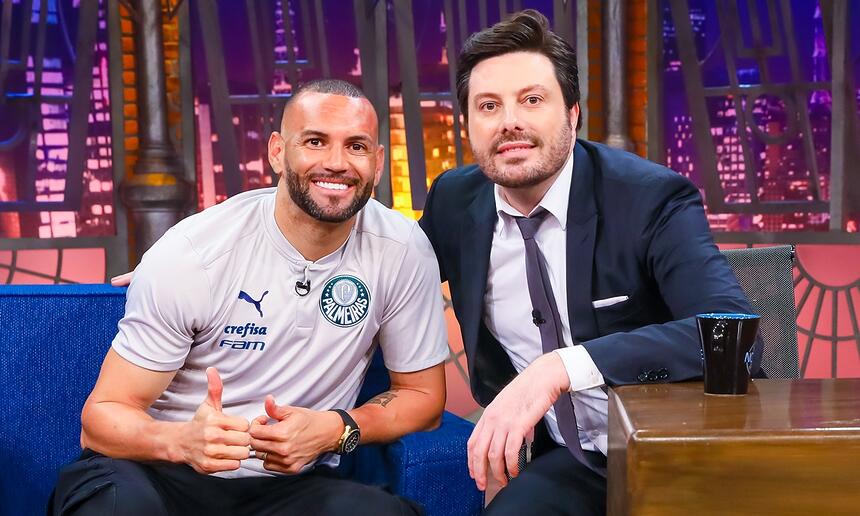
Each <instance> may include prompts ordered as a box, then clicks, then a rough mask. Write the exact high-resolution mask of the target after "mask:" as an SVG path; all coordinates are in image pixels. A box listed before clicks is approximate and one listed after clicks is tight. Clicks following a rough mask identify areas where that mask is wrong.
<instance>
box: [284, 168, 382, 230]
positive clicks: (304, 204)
mask: <svg viewBox="0 0 860 516" xmlns="http://www.w3.org/2000/svg"><path fill="white" fill-rule="evenodd" d="M284 178H285V179H286V180H287V191H288V192H289V193H290V198H291V199H292V200H293V202H294V203H296V205H297V206H298V207H299V208H301V209H302V211H304V212H305V213H307V214H308V215H310V216H311V217H312V218H314V219H316V220H318V221H320V222H331V223H340V222H344V221H347V220H349V219H351V218H352V217H353V216H354V215H355V214H356V213H358V212H359V210H361V209H362V208H364V205H365V204H367V201H368V200H369V199H370V195H371V194H372V193H373V183H372V182H370V181H368V182H367V183H366V184H365V185H363V186H362V185H361V184H360V183H359V184H356V185H354V186H355V187H356V189H358V188H362V189H361V190H357V191H356V194H355V197H354V198H353V199H352V202H351V203H350V204H349V206H347V207H345V208H340V209H338V208H337V207H336V206H329V207H324V206H320V205H319V204H318V203H317V202H316V201H315V200H314V199H313V197H311V193H310V184H311V177H307V178H306V179H305V180H304V181H302V180H300V179H299V176H298V174H296V173H295V172H294V171H293V170H292V169H291V168H290V167H289V166H287V167H285V168H284ZM314 179H325V177H320V176H314Z"/></svg>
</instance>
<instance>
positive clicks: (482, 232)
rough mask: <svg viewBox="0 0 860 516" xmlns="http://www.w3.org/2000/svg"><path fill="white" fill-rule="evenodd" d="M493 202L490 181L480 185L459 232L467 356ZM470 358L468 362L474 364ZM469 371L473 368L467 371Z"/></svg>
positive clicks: (477, 318)
mask: <svg viewBox="0 0 860 516" xmlns="http://www.w3.org/2000/svg"><path fill="white" fill-rule="evenodd" d="M496 217H497V216H496V201H495V198H494V196H493V183H491V182H490V181H487V182H486V183H484V184H483V185H481V191H480V192H479V193H478V194H477V195H476V196H475V199H474V200H473V201H472V203H471V204H470V205H469V208H468V210H467V216H466V217H465V218H464V221H463V230H462V232H461V233H460V238H461V240H460V242H459V244H460V254H461V263H462V268H461V269H460V270H461V271H462V275H463V277H462V278H461V279H460V281H461V284H462V285H463V289H462V296H463V320H462V321H460V324H461V329H462V331H463V345H464V346H465V347H466V351H467V352H468V354H469V356H471V357H475V356H476V351H477V343H478V327H479V325H480V323H481V319H482V318H483V306H484V291H485V290H486V288H487V271H488V270H489V267H490V247H491V246H492V243H493V228H494V227H495V223H496ZM474 362H475V361H474V360H471V361H470V364H474ZM470 373H473V371H470Z"/></svg>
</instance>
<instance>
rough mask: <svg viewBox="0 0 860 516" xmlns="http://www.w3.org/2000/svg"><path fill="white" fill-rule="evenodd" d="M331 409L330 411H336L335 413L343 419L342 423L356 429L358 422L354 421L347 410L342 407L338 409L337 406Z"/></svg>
mask: <svg viewBox="0 0 860 516" xmlns="http://www.w3.org/2000/svg"><path fill="white" fill-rule="evenodd" d="M331 410H332V412H337V415H339V416H340V418H341V419H343V424H344V425H346V426H348V427H350V428H352V429H354V430H358V423H356V422H355V419H352V416H350V415H349V412H347V411H345V410H343V409H339V408H336V409H331Z"/></svg>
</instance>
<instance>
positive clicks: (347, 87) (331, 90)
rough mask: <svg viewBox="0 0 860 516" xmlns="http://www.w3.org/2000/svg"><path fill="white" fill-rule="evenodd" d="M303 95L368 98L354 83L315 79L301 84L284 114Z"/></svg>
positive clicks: (290, 97) (289, 101) (287, 104)
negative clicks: (325, 94) (323, 94)
mask: <svg viewBox="0 0 860 516" xmlns="http://www.w3.org/2000/svg"><path fill="white" fill-rule="evenodd" d="M302 93H328V94H329V95H341V96H343V97H352V98H356V99H366V98H367V95H365V94H364V92H363V91H361V88H359V87H358V86H356V85H354V84H352V83H349V82H346V81H342V80H340V79H314V80H313V81H308V82H305V83H302V84H300V85H299V86H298V87H297V88H296V89H295V90H293V93H292V95H290V96H289V97H288V98H287V101H286V102H285V103H284V110H283V112H284V113H286V112H287V107H288V106H289V105H290V103H292V102H293V101H294V100H296V99H297V98H299V97H300V96H301V94H302Z"/></svg>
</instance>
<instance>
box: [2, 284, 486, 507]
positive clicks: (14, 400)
mask: <svg viewBox="0 0 860 516" xmlns="http://www.w3.org/2000/svg"><path fill="white" fill-rule="evenodd" d="M124 306H125V289H119V288H113V287H110V286H107V285H62V286H57V285H46V286H0V336H2V343H0V386H2V387H3V389H5V392H4V393H2V395H0V461H2V462H0V514H4V515H5V514H9V515H28V514H44V510H45V504H46V501H47V499H48V496H49V494H50V492H51V490H52V489H53V486H54V483H55V481H56V476H57V471H58V469H59V468H60V467H61V466H62V465H64V464H66V463H68V462H71V461H73V460H74V459H75V458H76V457H77V456H78V454H79V453H80V445H79V435H80V411H81V407H82V406H83V403H84V400H85V399H86V397H87V395H88V394H89V392H90V390H91V389H92V387H93V385H94V384H95V380H96V378H97V376H98V371H99V367H100V365H101V361H102V359H103V358H104V355H105V353H106V352H107V349H108V347H109V346H110V342H111V340H112V339H113V337H114V335H115V334H116V327H117V321H118V320H119V319H120V317H122V314H123V311H124ZM387 387H388V376H387V373H386V371H385V368H384V366H383V365H382V361H381V359H380V356H379V355H378V354H377V357H376V358H375V360H374V364H373V366H372V367H371V370H370V372H369V373H368V377H367V381H366V382H365V384H364V386H363V388H362V393H361V396H360V401H363V400H366V399H367V398H369V397H370V396H373V395H374V394H377V393H379V392H381V391H382V390H384V389H386V388H387ZM471 431H472V424H471V423H469V422H467V421H465V420H463V419H461V418H459V417H457V416H454V415H453V414H450V413H447V412H446V413H445V415H444V416H443V419H442V426H441V427H440V428H439V429H437V430H434V431H432V432H419V433H415V434H410V435H407V436H405V437H403V438H402V439H400V440H399V441H397V442H395V443H392V444H389V445H385V446H362V447H360V448H359V450H358V451H357V452H356V454H355V456H354V458H353V459H352V460H351V461H349V462H347V463H345V464H343V466H342V471H343V472H344V474H345V475H348V476H350V477H351V478H354V479H356V480H360V481H363V482H366V483H372V484H376V485H383V486H387V487H388V488H390V489H391V491H393V492H395V493H397V494H400V495H402V496H405V497H408V498H411V499H413V500H416V501H418V502H420V503H421V504H423V505H424V507H425V509H426V510H427V514H428V515H431V516H436V515H439V516H442V515H461V514H462V515H466V514H477V513H479V512H480V508H481V505H482V495H481V493H480V492H479V491H477V490H476V489H475V484H474V482H473V481H472V480H471V479H470V478H469V474H468V470H467V467H466V451H465V450H466V441H467V440H468V438H469V434H470V433H471Z"/></svg>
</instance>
